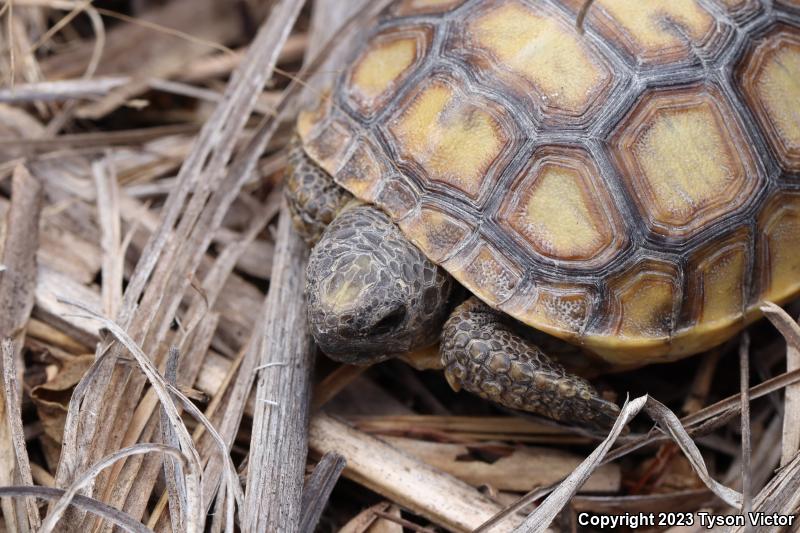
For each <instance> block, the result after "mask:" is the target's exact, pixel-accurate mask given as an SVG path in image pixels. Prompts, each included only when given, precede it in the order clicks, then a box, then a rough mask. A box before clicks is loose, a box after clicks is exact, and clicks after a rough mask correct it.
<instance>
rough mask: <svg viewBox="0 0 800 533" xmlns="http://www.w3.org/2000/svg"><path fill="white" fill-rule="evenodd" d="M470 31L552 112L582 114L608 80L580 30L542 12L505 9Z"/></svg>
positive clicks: (515, 6) (476, 22) (491, 13)
mask: <svg viewBox="0 0 800 533" xmlns="http://www.w3.org/2000/svg"><path fill="white" fill-rule="evenodd" d="M469 32H470V33H471V35H472V39H473V40H474V41H475V42H476V43H477V45H478V46H480V47H481V48H484V49H486V50H488V51H490V52H491V53H492V54H494V55H495V56H496V57H497V58H498V60H499V61H500V63H501V67H504V68H508V69H510V70H512V71H513V72H514V73H515V74H517V75H519V76H522V77H523V78H525V79H526V80H528V81H529V82H530V83H532V84H533V85H534V86H535V87H536V88H537V89H538V92H539V93H540V97H541V98H542V100H543V101H544V104H545V105H546V106H549V107H556V108H559V109H562V110H564V111H568V112H571V113H578V112H580V111H581V110H583V109H584V108H585V107H586V105H587V104H588V103H589V101H590V99H591V97H592V95H593V94H594V93H595V92H596V91H597V89H598V87H600V86H603V85H605V83H606V82H607V80H608V78H609V77H610V73H609V72H607V70H606V69H605V68H604V67H603V66H602V64H601V63H600V62H599V61H598V60H597V58H595V57H593V54H592V52H591V51H590V49H589V48H588V47H587V46H586V44H585V43H584V41H583V40H582V39H581V37H580V35H579V34H578V33H577V31H576V30H575V29H574V28H573V27H571V26H569V25H568V24H565V23H563V22H562V21H558V20H556V19H555V17H554V16H553V15H550V14H547V13H546V12H545V11H543V10H540V11H536V12H534V11H532V10H530V9H528V8H527V7H524V6H522V5H519V4H517V3H509V4H505V5H503V6H502V7H499V8H496V9H492V10H491V11H489V12H487V13H486V14H485V15H483V16H482V17H479V18H477V19H476V20H474V21H473V22H472V23H471V24H470V26H469Z"/></svg>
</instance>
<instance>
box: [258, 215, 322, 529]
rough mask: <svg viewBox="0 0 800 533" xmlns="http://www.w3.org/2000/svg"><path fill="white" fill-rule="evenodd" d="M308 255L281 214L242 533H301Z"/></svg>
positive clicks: (310, 355)
mask: <svg viewBox="0 0 800 533" xmlns="http://www.w3.org/2000/svg"><path fill="white" fill-rule="evenodd" d="M307 253H308V249H307V247H306V245H305V243H303V241H302V240H301V239H300V237H299V235H298V234H297V233H296V232H295V231H294V229H293V228H292V222H291V215H290V214H289V211H288V208H287V207H286V206H284V207H283V208H282V209H281V215H280V220H279V223H278V237H277V243H276V246H275V261H274V263H273V268H272V272H273V277H272V285H271V287H270V292H269V296H268V301H269V305H268V306H267V317H266V320H265V324H264V330H265V333H264V339H263V341H262V342H263V345H262V349H261V360H260V363H259V369H258V372H259V375H258V388H257V392H256V405H255V414H254V419H253V434H252V437H251V440H250V462H249V468H248V471H247V492H246V494H245V506H246V512H245V514H244V515H245V517H246V518H245V520H246V522H245V524H244V526H243V530H244V531H252V532H255V531H297V530H298V527H299V524H300V511H301V499H302V490H303V472H304V470H305V463H306V453H307V449H308V442H307V434H306V432H307V428H308V416H309V415H308V413H309V408H310V404H311V371H312V365H313V361H314V351H313V349H312V347H313V345H312V342H311V337H310V334H309V332H308V329H307V323H306V307H305V299H304V298H303V286H304V283H305V262H306V256H307Z"/></svg>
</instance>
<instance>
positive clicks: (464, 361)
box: [441, 298, 619, 429]
mask: <svg viewBox="0 0 800 533" xmlns="http://www.w3.org/2000/svg"><path fill="white" fill-rule="evenodd" d="M441 357H442V363H443V365H444V370H445V376H446V377H447V381H448V382H449V383H450V386H451V387H453V389H455V390H459V389H460V388H461V387H463V388H464V389H466V390H468V391H470V392H472V393H473V394H477V395H478V396H480V397H482V398H485V399H487V400H491V401H493V402H497V403H499V404H502V405H504V406H506V407H510V408H513V409H520V410H523V411H529V412H532V413H536V414H540V415H543V416H546V417H549V418H552V419H554V420H558V421H560V422H564V423H567V424H573V425H579V426H583V427H587V428H591V429H608V428H610V427H611V426H612V425H613V423H614V421H615V419H616V417H617V415H618V414H619V408H618V407H617V406H616V405H615V404H613V403H611V402H608V401H606V400H604V399H603V398H601V397H600V394H599V393H598V392H597V390H596V389H595V388H594V387H593V386H592V385H591V384H590V383H589V382H588V381H586V380H585V379H583V378H581V377H578V376H576V375H574V374H570V373H569V372H567V371H566V370H565V369H564V367H562V366H561V365H560V364H558V363H556V362H555V361H553V360H552V359H550V358H549V357H548V356H547V355H545V354H544V352H542V350H541V349H540V348H539V347H538V346H536V345H535V344H533V343H532V342H530V341H529V340H527V339H525V338H523V337H522V336H521V335H519V334H517V333H516V332H515V330H514V325H513V324H512V323H511V321H510V320H508V319H507V318H504V317H503V315H501V314H500V313H498V312H496V311H494V310H492V309H491V308H490V307H489V306H487V305H486V304H484V303H483V302H481V301H479V300H478V299H476V298H470V299H469V300H467V301H466V302H464V303H463V304H461V305H460V306H458V307H457V308H456V309H455V310H454V311H453V313H452V314H451V315H450V318H449V319H448V320H447V322H446V323H445V326H444V330H443V332H442V338H441Z"/></svg>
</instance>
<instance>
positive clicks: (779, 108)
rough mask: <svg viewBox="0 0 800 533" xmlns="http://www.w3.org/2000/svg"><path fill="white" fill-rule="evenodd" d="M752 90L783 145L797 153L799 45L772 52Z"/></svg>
mask: <svg viewBox="0 0 800 533" xmlns="http://www.w3.org/2000/svg"><path fill="white" fill-rule="evenodd" d="M756 91H757V92H758V96H759V98H760V100H761V102H762V103H763V104H764V107H765V108H766V111H767V113H768V114H769V118H770V120H771V121H773V123H774V127H775V129H776V130H777V132H778V135H779V136H780V139H781V141H782V142H783V145H784V146H785V147H786V148H788V149H790V150H793V151H798V150H800V44H797V43H793V44H789V43H786V46H783V47H780V48H778V49H777V50H775V52H774V54H772V55H771V56H770V57H769V59H768V60H767V61H766V63H765V64H764V66H763V69H762V70H761V73H760V75H759V77H758V81H757V85H756Z"/></svg>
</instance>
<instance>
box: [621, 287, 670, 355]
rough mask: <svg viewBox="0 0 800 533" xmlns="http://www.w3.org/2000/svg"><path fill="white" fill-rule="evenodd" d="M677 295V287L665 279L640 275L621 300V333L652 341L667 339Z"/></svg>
mask: <svg viewBox="0 0 800 533" xmlns="http://www.w3.org/2000/svg"><path fill="white" fill-rule="evenodd" d="M674 294H675V287H674V286H673V284H672V283H671V282H669V281H668V280H667V279H666V278H663V277H660V276H659V277H656V276H647V275H644V276H641V277H640V278H639V279H638V280H637V281H636V283H634V284H633V285H632V286H631V287H629V288H628V289H627V290H626V291H624V292H623V294H622V295H621V297H620V301H621V303H622V322H621V324H620V329H619V332H620V334H621V335H623V336H627V337H644V338H651V339H652V338H659V337H665V336H667V335H668V334H669V328H670V323H669V320H670V316H671V313H672V302H673V296H674Z"/></svg>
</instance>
